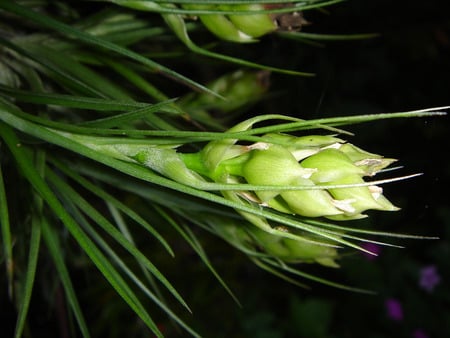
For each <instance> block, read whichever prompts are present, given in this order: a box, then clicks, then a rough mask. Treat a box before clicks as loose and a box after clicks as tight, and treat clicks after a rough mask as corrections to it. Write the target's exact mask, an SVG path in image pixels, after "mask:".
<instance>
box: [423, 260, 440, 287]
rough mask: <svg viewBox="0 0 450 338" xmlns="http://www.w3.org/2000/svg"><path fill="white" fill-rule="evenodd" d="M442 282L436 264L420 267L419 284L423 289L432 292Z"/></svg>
mask: <svg viewBox="0 0 450 338" xmlns="http://www.w3.org/2000/svg"><path fill="white" fill-rule="evenodd" d="M440 282H441V276H440V275H439V273H438V272H437V269H436V266H435V265H429V266H426V267H424V268H422V269H420V279H419V286H420V287H421V288H422V289H424V290H426V291H428V292H432V291H433V290H434V288H435V287H436V285H438V284H439V283H440Z"/></svg>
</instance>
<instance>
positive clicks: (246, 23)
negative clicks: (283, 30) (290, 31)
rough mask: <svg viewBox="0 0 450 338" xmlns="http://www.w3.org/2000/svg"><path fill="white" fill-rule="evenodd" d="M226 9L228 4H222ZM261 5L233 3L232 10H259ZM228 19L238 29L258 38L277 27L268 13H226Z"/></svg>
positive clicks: (261, 7)
mask: <svg viewBox="0 0 450 338" xmlns="http://www.w3.org/2000/svg"><path fill="white" fill-rule="evenodd" d="M222 7H223V8H224V9H228V8H229V7H230V6H222ZM261 9H264V7H263V6H262V5H258V4H254V5H253V4H252V5H234V6H233V10H236V11H239V10H246V11H248V10H261ZM228 17H229V19H230V20H231V21H232V22H233V24H234V25H235V26H236V28H238V29H239V30H240V31H242V32H244V33H245V34H247V35H249V36H252V37H254V38H258V37H260V36H263V35H265V34H267V33H270V32H272V31H274V30H276V29H277V24H276V23H275V21H274V20H272V18H271V16H270V15H268V14H247V15H243V14H242V15H239V14H238V15H228Z"/></svg>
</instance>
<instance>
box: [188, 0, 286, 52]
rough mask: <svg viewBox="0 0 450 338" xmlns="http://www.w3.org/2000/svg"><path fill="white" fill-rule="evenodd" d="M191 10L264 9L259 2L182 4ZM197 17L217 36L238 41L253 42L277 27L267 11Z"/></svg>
mask: <svg viewBox="0 0 450 338" xmlns="http://www.w3.org/2000/svg"><path fill="white" fill-rule="evenodd" d="M183 7H184V8H187V9H193V10H196V9H197V10H199V9H203V10H207V9H210V10H211V9H219V10H224V11H233V12H236V13H239V11H252V10H254V11H258V10H262V9H264V7H263V6H262V5H260V4H251V5H249V4H236V5H197V4H185V5H184V6H183ZM199 19H200V20H201V21H202V23H203V24H204V25H205V27H206V28H207V29H208V30H209V31H210V32H211V33H213V34H214V35H216V36H217V37H219V38H221V39H223V40H227V41H232V42H240V43H248V42H255V41H256V38H259V37H261V36H263V35H265V34H267V33H270V32H272V31H274V30H276V29H277V27H278V26H277V23H276V22H275V20H273V19H272V16H271V15H269V14H267V13H255V14H229V15H227V14H224V15H222V14H202V15H199Z"/></svg>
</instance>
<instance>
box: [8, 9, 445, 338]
mask: <svg viewBox="0 0 450 338" xmlns="http://www.w3.org/2000/svg"><path fill="white" fill-rule="evenodd" d="M112 2H114V3H116V4H119V5H122V6H126V7H130V8H132V9H134V10H130V11H129V10H125V9H124V8H122V7H119V6H116V5H113V4H101V5H100V6H99V7H98V9H97V8H94V9H89V8H86V7H84V6H82V5H79V6H72V5H71V4H70V3H69V2H64V1H60V2H50V1H49V2H47V1H37V2H34V1H22V2H20V3H15V2H11V3H10V2H0V9H2V12H0V15H1V17H2V26H1V29H2V30H3V31H4V32H5V34H4V35H3V36H4V37H2V38H0V44H1V49H0V55H1V59H0V67H1V70H2V72H1V75H0V76H1V78H0V80H1V83H0V96H1V97H0V120H1V122H0V135H1V137H2V143H1V144H0V146H1V148H0V151H1V167H0V168H1V170H2V171H1V172H0V174H1V175H0V202H1V203H0V208H1V219H0V221H1V227H2V249H3V259H4V261H5V265H6V278H7V284H8V289H9V296H10V298H11V299H13V300H14V302H15V306H16V308H17V310H18V318H17V325H16V331H15V335H16V336H17V337H19V336H21V335H22V334H23V333H24V332H25V333H26V317H27V313H28V309H29V306H30V302H31V300H32V291H33V289H36V285H35V284H38V283H39V286H40V288H42V289H44V290H46V289H50V290H48V292H49V294H48V295H46V296H45V297H44V298H46V301H47V302H48V304H52V302H53V301H54V299H55V298H56V296H55V293H56V292H51V289H52V287H54V286H55V285H58V284H59V283H61V285H62V288H63V290H64V299H65V302H66V305H67V307H68V309H69V310H68V311H69V315H68V317H69V318H70V319H71V320H73V321H74V322H75V323H76V324H74V325H72V327H71V330H72V332H71V334H73V335H76V334H77V333H78V331H79V332H80V333H81V335H82V336H84V337H89V336H90V335H91V333H90V331H91V329H90V325H89V324H88V323H87V321H86V319H85V315H84V311H83V310H82V308H83V306H82V305H81V304H80V299H79V297H78V295H77V292H76V290H77V287H76V285H75V284H76V280H75V279H74V278H72V275H73V274H76V273H80V271H98V272H100V275H101V276H103V278H104V280H105V281H106V282H107V283H106V284H105V283H104V281H103V280H102V282H98V283H99V286H103V287H104V288H105V289H103V290H101V291H99V294H100V295H104V294H107V293H108V292H109V290H114V291H115V292H116V293H117V294H118V295H119V296H120V297H121V299H122V300H123V302H124V303H125V304H126V305H127V306H128V307H129V308H130V309H131V310H132V311H133V312H134V313H135V315H136V316H137V317H138V318H140V320H141V321H142V323H144V328H143V327H141V326H139V325H138V324H137V325H136V327H134V328H133V329H134V330H136V332H139V333H141V334H142V332H147V330H150V331H152V332H153V333H154V334H155V335H156V336H162V335H163V333H162V332H161V330H160V328H159V327H158V325H157V323H156V321H155V320H154V318H153V313H152V312H151V311H150V310H149V305H148V303H149V301H151V302H152V303H154V305H156V306H157V307H159V308H160V309H161V310H162V311H163V312H165V313H166V315H167V316H169V317H170V318H171V319H172V320H173V321H174V323H176V324H177V325H179V326H180V327H181V328H182V329H183V330H185V331H186V332H188V333H189V334H191V335H193V336H198V333H197V332H195V330H194V329H192V328H191V327H190V326H189V325H188V324H187V323H186V321H185V320H184V319H183V318H182V316H180V315H179V314H178V310H179V309H178V307H179V305H180V306H181V307H183V308H185V309H187V311H190V309H189V305H188V304H187V302H186V301H185V300H184V298H183V296H182V295H181V294H180V292H179V291H178V290H177V289H176V287H175V286H173V284H172V283H171V281H169V279H168V278H167V277H166V276H165V275H164V273H162V272H161V271H160V269H159V268H158V267H156V265H155V264H154V262H153V255H157V254H160V252H164V251H166V252H167V254H168V255H172V256H174V255H175V254H176V253H177V249H176V248H175V247H174V246H173V244H171V243H170V239H168V238H167V237H168V236H171V235H170V234H171V233H173V232H174V233H176V238H181V239H183V240H184V241H186V242H187V243H188V244H189V246H190V247H191V248H192V250H193V251H195V252H196V253H197V254H198V256H199V258H200V259H201V260H202V261H203V263H204V264H205V266H206V267H207V268H208V269H209V270H210V271H211V273H212V274H213V275H214V276H215V277H216V278H217V280H218V281H219V283H221V284H222V285H223V287H224V288H225V289H226V290H227V292H229V293H230V295H231V296H232V297H233V298H235V299H236V301H237V302H238V300H237V298H236V297H235V296H234V294H233V292H232V290H231V289H230V287H229V286H228V284H227V282H226V281H225V280H223V279H222V278H221V277H220V274H219V271H216V269H215V268H214V267H213V265H212V263H211V262H210V260H209V258H208V256H207V254H206V252H205V250H204V249H203V245H202V242H201V240H199V238H198V235H197V234H196V232H195V231H194V230H193V226H197V227H200V228H202V229H204V230H206V231H208V232H210V233H212V234H214V235H216V236H218V237H221V238H223V239H224V240H225V241H227V242H228V243H230V244H231V245H232V246H234V247H235V248H237V249H238V250H240V251H241V252H243V253H244V254H245V255H247V256H248V257H249V258H250V259H251V260H252V261H254V262H255V263H256V264H257V265H258V266H260V267H262V268H264V269H266V270H268V271H269V272H271V273H273V274H275V275H277V276H279V277H281V278H284V279H286V280H287V281H290V282H292V283H294V284H297V285H300V286H304V285H303V282H300V281H299V280H298V279H297V278H296V277H299V276H300V277H304V278H306V279H310V280H313V281H317V282H321V283H325V284H328V285H331V286H334V287H338V288H343V289H348V290H354V291H364V290H360V289H358V288H354V287H349V286H346V285H342V284H339V283H336V282H333V281H328V280H325V279H322V278H320V277H316V276H313V275H311V274H308V273H305V272H303V271H302V270H301V267H302V266H301V265H297V263H320V264H322V265H326V266H332V267H334V266H337V263H336V260H337V259H338V258H339V257H340V255H341V253H340V252H341V251H345V250H341V251H338V250H337V249H338V248H339V247H340V246H345V247H347V248H350V249H358V250H362V251H367V250H365V249H364V248H363V247H361V246H360V245H359V244H358V243H359V242H361V241H363V242H364V241H367V242H375V243H379V242H378V241H377V240H374V239H372V236H400V237H415V236H409V235H400V234H394V233H384V232H374V231H368V230H364V229H359V228H351V227H348V226H343V225H341V224H339V223H332V222H330V221H329V220H323V218H318V217H322V216H323V217H326V218H328V219H332V220H337V221H341V220H349V219H355V218H360V217H363V216H364V215H363V212H364V211H365V210H368V209H381V210H395V209H396V208H395V207H394V206H393V205H392V204H391V203H390V202H389V201H388V200H387V199H385V197H384V196H383V195H382V194H381V190H380V188H379V187H377V186H375V184H383V183H388V182H392V181H396V180H399V179H405V178H408V177H410V176H407V177H399V178H392V179H383V180H379V181H370V182H365V181H364V179H363V177H365V176H372V175H374V174H375V173H377V172H379V171H381V170H383V169H384V168H385V167H386V166H388V165H389V164H390V163H391V162H392V161H391V160H389V159H384V158H383V157H382V156H380V155H375V154H371V153H368V152H366V151H363V150H361V149H359V148H357V147H355V146H353V145H351V144H350V143H347V142H345V141H343V140H342V139H340V138H337V137H335V136H334V135H335V134H337V133H341V134H344V135H345V134H348V132H346V131H345V130H342V129H341V127H342V126H344V125H349V124H354V123H362V122H370V121H375V120H379V119H389V118H405V117H419V116H431V115H437V114H440V113H439V112H434V111H437V110H440V109H428V110H420V111H414V112H406V113H393V114H378V115H360V116H351V117H336V118H328V119H316V120H308V121H305V120H301V119H298V118H294V117H287V116H282V115H258V116H256V117H254V118H250V119H247V118H244V117H245V108H246V107H248V106H251V105H252V104H254V103H255V102H257V101H258V100H260V99H262V98H263V96H264V95H265V94H266V93H267V90H268V86H267V77H268V76H269V72H279V73H282V74H287V75H296V76H299V75H304V76H310V75H311V74H310V73H305V72H298V71H292V70H288V69H280V68H278V67H272V66H266V65H261V64H258V63H256V62H252V61H246V60H243V59H241V58H237V57H234V56H228V55H225V54H221V53H219V52H213V51H211V50H210V49H211V48H212V47H211V46H209V45H206V46H205V47H199V46H198V45H197V44H196V43H194V42H193V40H192V39H191V33H192V34H196V33H197V32H198V31H201V32H205V31H204V30H203V29H204V27H203V26H201V25H199V24H198V22H196V21H195V22H188V21H189V20H188V18H189V17H190V16H194V15H199V16H200V17H201V18H202V23H203V24H204V25H205V26H206V27H207V28H208V29H209V30H211V29H213V30H214V31H213V32H214V34H215V35H216V36H218V37H220V38H223V37H230V36H234V37H235V38H233V39H232V41H233V42H236V41H237V42H256V39H257V38H260V37H261V36H264V35H265V34H269V33H273V32H276V31H277V27H276V25H275V24H274V21H273V17H274V16H275V17H277V18H280V16H279V15H278V14H277V13H280V12H282V13H284V12H287V13H298V12H299V11H305V10H310V9H317V8H323V7H325V6H328V5H330V4H333V3H337V2H340V1H307V2H304V3H301V4H296V3H294V2H293V1H283V2H278V3H288V4H289V5H283V6H275V7H266V6H265V5H264V1H261V5H249V4H250V2H249V1H239V2H236V1H217V2H210V1H153V2H150V1H112ZM271 2H274V1H271ZM275 2H276V1H275ZM193 3H196V4H195V6H194V4H193ZM211 3H212V5H211ZM93 5H94V3H93ZM97 5H98V4H95V6H97ZM136 10H151V11H152V12H155V13H154V14H152V15H150V16H141V15H139V14H141V13H139V12H137V11H136ZM55 13H56V14H55ZM86 15H87V16H86ZM186 15H188V16H186ZM246 15H249V16H250V17H251V19H254V18H255V17H254V16H257V18H259V19H260V20H261V24H262V25H263V26H264V27H262V28H261V27H254V26H251V27H247V26H246V24H247V23H248V22H250V23H254V22H255V21H254V20H245V16H246ZM296 16H298V14H297V15H296ZM268 18H270V20H268ZM211 20H213V23H212V24H211ZM279 20H281V19H279ZM258 21H259V20H258ZM217 22H220V23H222V24H223V27H222V26H220V25H217V24H215V23H217ZM297 22H299V24H297V25H296V26H295V27H294V28H298V27H297V26H298V25H299V26H301V25H302V24H303V23H304V22H303V21H302V20H300V21H297ZM230 24H232V26H230ZM218 27H219V28H220V29H218V30H216V29H217V28H218ZM285 28H287V30H288V31H287V32H286V31H284V32H281V33H280V32H276V33H275V34H278V33H280V36H281V37H288V38H292V37H294V38H303V39H308V37H309V38H311V35H309V36H308V35H307V34H303V35H302V33H300V32H297V31H291V28H292V27H290V26H289V27H285ZM229 29H233V30H234V32H235V34H234V35H232V34H231V35H230V33H229V31H228V30H229ZM173 33H174V34H173ZM360 37H366V36H360ZM335 38H337V37H335ZM178 42H181V43H182V44H183V45H184V46H186V47H187V48H188V49H189V50H190V51H191V52H192V53H194V54H195V55H203V56H205V57H207V59H208V60H212V61H211V62H219V61H220V65H221V66H223V65H224V64H225V65H230V64H232V65H234V66H236V65H237V66H239V67H244V69H233V71H232V72H230V73H227V74H225V75H223V76H217V77H216V79H214V80H212V81H211V82H210V83H208V84H202V83H200V82H197V81H194V80H193V79H191V77H188V76H185V75H183V74H182V72H180V71H179V70H175V68H177V67H179V66H178V65H177V61H178V60H180V59H182V58H183V56H184V54H185V53H186V50H185V49H183V47H180V46H181V44H179V43H178ZM190 55H191V54H190ZM157 58H161V59H162V60H164V61H167V62H168V63H172V64H173V67H169V66H165V65H163V63H162V62H157V61H155V59H157ZM222 62H223V63H222ZM234 66H233V67H234ZM161 75H162V77H163V78H162V77H161ZM179 87H183V88H189V89H190V90H189V91H188V92H187V93H183V95H182V97H181V98H179V99H174V98H172V97H175V96H176V94H177V91H180V89H179ZM166 92H168V93H166ZM174 93H175V94H174ZM257 123H262V124H263V125H262V126H261V127H254V125H255V124H257ZM233 125H234V126H233ZM300 135H302V136H300ZM311 135H312V136H311ZM281 160H283V161H284V162H283V163H284V164H285V165H283V166H280V165H279V164H280V161H281ZM299 162H300V163H299ZM265 170H266V171H267V172H265ZM260 172H261V173H264V175H261V174H260ZM412 176H414V175H412ZM355 192H356V193H355ZM142 209H143V210H142ZM140 210H141V211H140ZM139 211H140V212H139ZM366 236H369V237H370V238H367V239H366V238H365V237H366ZM149 243H150V245H149ZM386 245H389V244H386ZM149 247H151V249H149ZM40 262H47V263H48V264H50V265H51V266H52V272H53V273H51V274H50V280H46V279H45V278H43V276H45V274H43V275H40V273H43V271H40V269H41V266H42V265H44V264H39V263H40ZM39 276H40V278H39ZM96 276H98V275H96ZM99 279H100V278H99ZM105 285H106V286H105ZM105 290H107V291H105ZM168 297H170V298H168ZM173 299H175V300H176V301H177V304H176V305H174V306H172V305H171V304H172V302H173ZM118 304H123V303H118ZM106 306H110V305H106ZM174 308H176V309H174ZM108 310H109V311H111V312H112V313H113V312H114V311H118V312H120V311H121V308H120V305H117V309H116V308H115V307H114V306H112V305H111V306H110V309H108ZM111 316H114V314H111ZM98 329H99V330H101V329H102V328H101V325H99V328H98ZM127 329H130V330H131V328H127ZM116 334H118V335H120V331H118V332H117V333H116Z"/></svg>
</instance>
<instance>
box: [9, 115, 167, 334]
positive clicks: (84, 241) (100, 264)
mask: <svg viewBox="0 0 450 338" xmlns="http://www.w3.org/2000/svg"><path fill="white" fill-rule="evenodd" d="M0 135H2V137H3V139H4V140H5V142H6V144H7V145H8V147H9V149H10V150H11V152H12V154H13V156H14V157H15V159H16V161H17V164H18V167H19V168H20V169H21V170H22V173H23V174H24V176H25V177H26V178H27V180H28V181H29V182H30V183H31V185H32V186H33V187H34V189H35V190H36V191H37V192H38V193H39V194H40V195H41V197H42V198H43V200H45V202H46V203H47V205H48V206H49V207H50V208H51V209H52V210H53V212H54V213H55V215H56V216H57V217H59V219H60V220H61V221H62V222H63V223H64V225H65V226H66V227H67V229H68V230H69V231H70V233H71V234H72V236H73V237H74V238H75V239H76V240H77V242H78V244H79V245H80V247H81V248H82V249H83V250H84V251H85V252H86V254H87V255H88V256H89V257H90V259H91V260H92V262H93V263H94V264H95V265H96V266H97V268H98V269H99V270H100V272H101V273H102V274H103V275H104V276H105V278H106V279H107V280H108V281H109V283H110V284H111V286H112V287H113V288H114V289H115V290H116V291H117V293H118V294H119V295H120V296H121V297H122V298H123V299H124V300H125V302H126V303H127V304H128V305H129V306H130V308H131V309H133V311H134V312H135V313H136V314H137V315H138V316H139V317H140V318H141V319H142V321H143V322H144V323H145V324H146V325H147V327H148V328H150V329H151V330H152V332H153V333H155V335H156V336H158V337H162V334H161V332H160V330H159V329H158V327H157V326H156V325H155V323H154V322H153V320H152V319H151V317H150V315H149V314H148V312H147V311H146V310H145V308H144V307H143V305H142V303H141V302H140V301H139V299H138V298H137V296H136V294H135V293H134V292H133V291H132V290H131V289H130V288H129V286H128V285H127V283H126V282H125V281H124V280H123V278H122V277H121V276H120V274H119V273H118V272H117V270H116V269H115V268H114V267H113V266H112V265H111V263H110V262H109V261H108V259H106V257H105V256H104V255H103V254H102V253H101V252H100V250H99V249H98V248H97V246H95V244H94V243H93V242H92V240H90V239H89V237H88V236H87V235H86V234H85V232H83V231H82V230H81V229H80V227H79V225H78V224H77V223H76V222H75V221H74V219H73V218H72V217H71V216H70V215H69V214H68V213H67V211H66V210H65V209H64V207H63V206H62V205H61V203H60V202H59V201H58V199H57V198H56V196H55V195H54V194H53V193H52V191H51V190H50V189H49V187H48V186H47V185H46V183H45V181H44V180H43V179H42V178H41V177H40V175H39V173H38V172H37V171H36V169H35V168H34V165H33V163H32V162H31V161H30V160H29V156H28V154H27V153H26V152H25V151H24V149H22V147H20V142H19V140H18V138H17V136H16V135H15V134H14V132H13V131H12V130H11V129H10V128H9V127H8V126H7V125H5V124H3V123H1V124H0ZM18 145H19V146H18Z"/></svg>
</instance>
